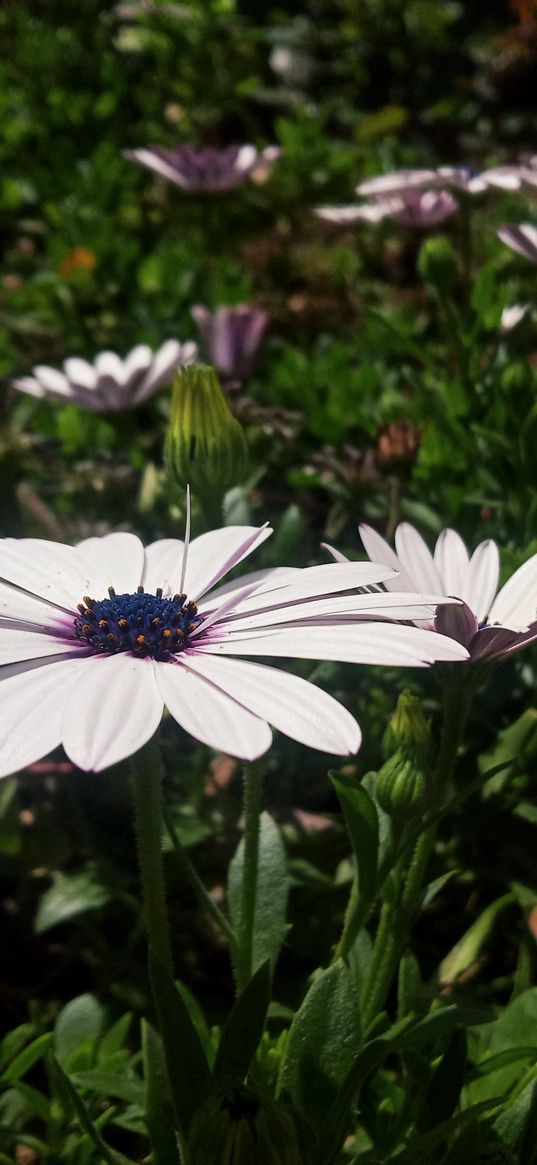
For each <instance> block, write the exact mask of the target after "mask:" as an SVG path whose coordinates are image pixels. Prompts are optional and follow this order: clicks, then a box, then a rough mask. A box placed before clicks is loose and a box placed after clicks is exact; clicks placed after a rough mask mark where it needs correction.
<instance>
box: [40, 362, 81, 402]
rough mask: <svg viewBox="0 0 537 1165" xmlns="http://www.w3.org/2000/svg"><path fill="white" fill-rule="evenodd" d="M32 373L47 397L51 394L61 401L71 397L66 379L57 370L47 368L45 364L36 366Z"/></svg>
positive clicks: (69, 386)
mask: <svg viewBox="0 0 537 1165" xmlns="http://www.w3.org/2000/svg"><path fill="white" fill-rule="evenodd" d="M32 371H33V373H34V376H35V377H36V378H37V380H38V381H39V383H40V385H41V386H42V388H44V390H45V392H46V393H47V395H48V394H52V393H53V394H54V395H55V396H56V397H58V398H60V399H61V400H63V399H64V398H66V399H69V398H70V397H71V396H72V395H73V393H72V388H71V385H70V384H69V381H68V379H67V377H66V376H64V374H63V372H58V369H57V368H49V367H48V365H46V364H36V366H35V368H34V369H33V370H32Z"/></svg>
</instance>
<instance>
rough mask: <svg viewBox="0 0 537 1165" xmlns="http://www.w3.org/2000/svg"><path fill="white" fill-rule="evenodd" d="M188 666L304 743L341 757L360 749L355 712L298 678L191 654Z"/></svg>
mask: <svg viewBox="0 0 537 1165" xmlns="http://www.w3.org/2000/svg"><path fill="white" fill-rule="evenodd" d="M188 667H189V670H191V671H195V672H196V673H197V674H198V675H201V676H204V677H205V678H206V679H208V680H209V681H210V682H211V683H214V684H217V685H218V687H220V688H222V689H223V691H225V692H227V693H228V694H229V695H230V696H232V697H233V699H235V700H237V701H238V702H239V703H240V704H243V705H244V707H245V708H248V709H249V710H250V711H251V712H253V713H254V714H255V715H256V716H261V717H262V718H263V719H266V720H268V721H269V723H270V724H273V725H274V727H275V728H277V729H278V730H279V731H280V732H284V733H285V734H286V736H290V737H291V738H292V739H293V740H298V741H300V743H301V744H306V745H309V746H310V747H311V748H319V749H321V751H323V752H330V753H334V754H337V755H338V756H349V755H350V754H352V753H355V752H357V751H358V749H359V747H360V742H361V732H360V729H359V727H358V725H357V723H356V721H355V719H354V717H353V716H351V714H350V712H347V709H346V708H343V707H342V706H341V704H338V702H337V700H334V699H333V698H332V696H329V695H327V693H326V692H323V691H322V690H321V689H320V688H317V687H315V685H314V684H310V683H309V682H308V681H307V680H303V679H300V677H299V676H295V675H291V674H289V673H288V672H284V671H280V670H276V668H272V667H265V666H264V665H263V664H258V663H249V662H248V663H247V662H246V661H245V660H242V659H230V658H229V657H228V658H227V659H219V658H218V657H215V656H208V655H202V654H200V655H189V657H188Z"/></svg>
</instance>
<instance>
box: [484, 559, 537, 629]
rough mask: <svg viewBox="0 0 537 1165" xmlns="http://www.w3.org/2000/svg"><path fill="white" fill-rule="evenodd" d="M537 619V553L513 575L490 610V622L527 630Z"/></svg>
mask: <svg viewBox="0 0 537 1165" xmlns="http://www.w3.org/2000/svg"><path fill="white" fill-rule="evenodd" d="M536 619H537V554H533V555H532V557H531V558H528V561H527V562H524V563H523V564H522V566H519V568H518V570H515V573H514V574H513V575H511V578H510V579H508V580H507V582H506V584H505V586H504V587H502V589H501V591H500V592H499V594H498V595H497V596H496V598H495V600H494V602H493V604H492V607H491V608H490V611H489V616H488V622H489V624H491V625H492V624H494V623H500V624H501V625H502V626H503V627H510V628H511V629H512V630H513V631H525V630H526V628H528V627H529V626H530V625H531V624H532V623H534V622H535V620H536Z"/></svg>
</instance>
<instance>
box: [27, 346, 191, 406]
mask: <svg viewBox="0 0 537 1165" xmlns="http://www.w3.org/2000/svg"><path fill="white" fill-rule="evenodd" d="M197 354H198V349H197V345H196V344H195V343H194V342H193V341H188V342H187V343H186V344H180V343H179V341H178V340H167V341H166V343H165V344H163V345H162V347H161V348H158V349H157V351H156V352H153V351H152V350H151V348H149V346H148V345H147V344H138V345H137V346H136V348H133V349H132V352H129V354H128V356H126V357H125V359H124V360H122V359H121V358H120V357H119V356H116V353H115V352H100V353H99V355H98V356H96V358H95V360H94V362H93V364H89V363H88V361H87V360H81V359H80V357H78V356H70V357H69V359H68V360H64V362H63V372H60V371H59V370H58V369H57V368H49V366H48V365H47V364H37V365H36V367H35V368H33V369H32V376H22V377H20V378H19V379H18V380H14V381H13V387H14V388H17V389H18V390H19V392H27V393H28V394H29V395H30V396H37V397H39V398H40V399H42V400H44V399H48V400H57V401H61V403H62V404H73V405H78V407H79V408H82V409H88V411H89V412H93V413H118V412H122V411H123V410H124V409H133V408H136V407H137V405H140V404H143V402H144V401H146V400H148V399H149V397H150V396H153V393H155V392H157V390H158V389H159V388H162V386H163V385H165V384H168V383H169V382H170V380H171V378H172V375H173V372H174V371H175V369H176V368H184V367H185V366H186V365H187V364H192V362H193V361H194V360H195V359H196V356H197Z"/></svg>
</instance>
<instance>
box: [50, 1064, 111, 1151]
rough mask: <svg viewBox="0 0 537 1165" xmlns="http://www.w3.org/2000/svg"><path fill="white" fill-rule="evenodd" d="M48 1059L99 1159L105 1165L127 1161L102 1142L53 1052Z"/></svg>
mask: <svg viewBox="0 0 537 1165" xmlns="http://www.w3.org/2000/svg"><path fill="white" fill-rule="evenodd" d="M49 1058H50V1066H51V1070H52V1074H53V1075H54V1076H56V1078H57V1080H58V1083H59V1085H60V1090H61V1092H62V1093H63V1095H64V1096H65V1098H66V1100H67V1101H68V1103H69V1106H70V1108H72V1109H73V1112H74V1113H75V1116H76V1118H77V1120H78V1123H79V1124H80V1126H81V1128H82V1129H83V1130H84V1132H85V1133H87V1135H88V1136H89V1138H90V1140H91V1141H92V1142H93V1144H94V1145H95V1148H96V1149H97V1150H98V1152H99V1154H100V1158H101V1159H102V1160H103V1161H106V1162H107V1165H120V1163H122V1162H125V1161H127V1158H126V1157H123V1155H122V1154H121V1153H116V1152H115V1150H114V1149H111V1148H110V1146H109V1145H107V1144H106V1141H104V1140H103V1138H102V1137H101V1134H100V1132H99V1130H98V1129H97V1128H96V1127H95V1124H94V1122H93V1121H92V1119H91V1116H90V1114H89V1112H88V1109H87V1107H86V1105H85V1103H84V1101H83V1100H82V1097H81V1096H79V1094H78V1092H77V1090H76V1088H75V1086H74V1084H73V1083H72V1081H71V1080H70V1079H69V1076H68V1075H67V1073H66V1072H64V1070H63V1068H62V1066H61V1064H60V1061H59V1060H58V1058H57V1057H56V1056H55V1055H54V1053H53V1052H50V1053H49ZM105 1115H108V1114H105Z"/></svg>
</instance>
